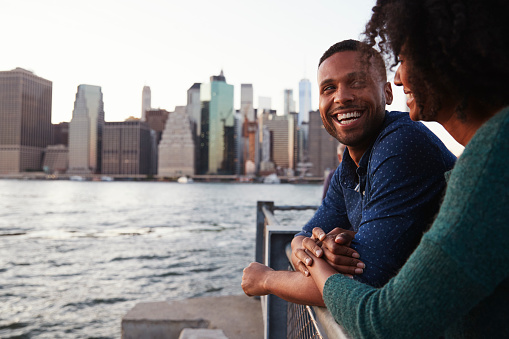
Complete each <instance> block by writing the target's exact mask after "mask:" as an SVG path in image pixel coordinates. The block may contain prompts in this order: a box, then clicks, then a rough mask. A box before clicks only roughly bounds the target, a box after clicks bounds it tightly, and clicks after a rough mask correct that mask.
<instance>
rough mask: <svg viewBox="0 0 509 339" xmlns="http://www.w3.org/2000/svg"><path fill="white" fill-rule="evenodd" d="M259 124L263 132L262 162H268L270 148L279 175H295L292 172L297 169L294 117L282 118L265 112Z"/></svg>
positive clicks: (271, 157)
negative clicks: (268, 137) (268, 149)
mask: <svg viewBox="0 0 509 339" xmlns="http://www.w3.org/2000/svg"><path fill="white" fill-rule="evenodd" d="M259 124H260V127H259V130H260V131H262V133H261V136H262V138H261V139H262V140H261V143H262V162H264V161H266V160H267V159H266V158H267V147H269V148H270V160H271V161H272V162H274V164H275V165H276V167H277V168H278V170H279V173H278V174H281V175H291V174H293V173H292V172H293V170H294V169H295V150H294V148H295V123H294V118H293V115H292V114H289V115H282V116H280V115H276V114H275V113H271V112H267V111H265V112H263V114H262V115H261V116H260V117H259ZM269 135H270V141H269V143H270V146H267V140H266V139H267V136H269ZM261 170H262V169H261Z"/></svg>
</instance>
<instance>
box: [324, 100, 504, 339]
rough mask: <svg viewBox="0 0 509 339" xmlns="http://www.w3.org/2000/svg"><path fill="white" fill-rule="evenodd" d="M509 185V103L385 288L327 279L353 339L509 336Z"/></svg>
mask: <svg viewBox="0 0 509 339" xmlns="http://www.w3.org/2000/svg"><path fill="white" fill-rule="evenodd" d="M508 186H509V107H508V108H505V109H504V110H502V111H500V112H499V113H498V114H496V115H495V116H494V117H493V118H491V119H490V120H489V121H488V122H486V123H485V124H484V125H483V126H482V127H481V128H480V129H479V130H478V131H477V133H476V134H475V135H474V137H473V138H472V140H471V141H470V143H468V145H467V146H466V147H465V150H464V151H463V154H462V155H461V157H460V158H459V159H458V161H457V163H456V165H455V167H454V169H453V171H452V174H451V177H450V179H449V182H448V187H447V191H446V194H445V197H444V202H443V204H442V206H441V208H440V212H439V214H438V216H437V218H436V220H435V222H434V223H433V225H432V227H431V229H430V230H429V231H428V232H427V233H426V234H425V235H424V237H423V238H422V241H421V243H420V245H419V246H418V247H417V249H416V250H415V252H414V253H413V254H412V256H411V257H410V258H409V259H408V262H407V263H406V264H405V265H404V266H403V268H402V269H401V271H400V272H399V273H398V275H397V276H396V277H394V278H393V279H392V280H391V281H390V282H389V283H387V284H386V285H385V286H384V287H383V288H381V289H375V288H372V287H370V286H368V285H364V284H360V283H358V282H356V281H354V280H352V279H349V278H347V277H345V276H343V275H341V274H336V275H333V276H331V277H330V278H329V279H328V280H327V282H326V283H325V287H324V291H323V294H324V300H325V303H326V305H327V307H328V308H329V310H330V311H331V313H332V314H333V316H334V318H335V319H336V321H337V322H339V323H340V324H342V325H343V326H344V328H345V329H346V330H347V332H348V333H349V334H350V335H351V336H352V337H354V338H416V337H419V338H421V337H425V338H437V337H439V336H441V335H443V336H445V337H446V338H481V337H483V338H502V337H509V190H508V189H509V187H508ZM361 260H362V258H361Z"/></svg>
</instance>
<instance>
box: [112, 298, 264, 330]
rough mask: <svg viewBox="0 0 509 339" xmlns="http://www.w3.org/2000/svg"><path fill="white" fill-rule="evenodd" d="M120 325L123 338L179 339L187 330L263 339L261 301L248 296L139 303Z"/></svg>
mask: <svg viewBox="0 0 509 339" xmlns="http://www.w3.org/2000/svg"><path fill="white" fill-rule="evenodd" d="M121 326H122V338H123V339H144V338H151V339H179V335H180V332H181V331H182V330H183V329H184V328H208V329H221V330H222V331H223V332H224V334H225V335H226V337H227V338H229V339H236V338H241V339H259V338H263V317H262V310H261V305H260V301H259V300H257V299H254V298H249V297H247V296H245V295H237V296H224V297H207V298H195V299H186V300H176V301H168V302H166V301H163V302H145V303H139V304H137V305H136V306H134V308H133V309H131V310H130V311H129V312H128V313H127V314H126V315H125V316H124V317H123V318H122V325H121Z"/></svg>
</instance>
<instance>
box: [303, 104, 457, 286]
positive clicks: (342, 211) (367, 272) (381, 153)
mask: <svg viewBox="0 0 509 339" xmlns="http://www.w3.org/2000/svg"><path fill="white" fill-rule="evenodd" d="M455 161H456V157H455V156H454V155H453V154H452V153H451V152H449V150H448V149H447V148H446V147H445V145H444V144H443V143H442V142H441V141H440V139H438V138H437V137H436V136H435V134H433V133H432V132H431V131H430V130H429V129H428V128H427V127H426V126H424V125H423V124H422V123H420V122H413V121H412V120H410V118H409V117H408V113H402V112H386V116H385V120H384V124H383V127H382V130H381V131H380V134H379V135H378V137H377V139H376V140H375V141H374V142H373V144H372V145H371V146H370V147H369V148H368V150H366V152H365V153H364V155H363V156H362V158H361V160H360V162H359V167H357V166H356V165H355V163H354V162H353V160H352V159H351V157H350V155H349V153H348V149H346V150H345V154H344V156H343V161H342V162H341V164H340V166H339V167H338V168H337V169H336V171H335V173H334V175H333V177H332V179H331V183H330V186H329V189H328V191H327V194H326V196H325V199H324V200H323V201H322V204H321V206H320V208H319V209H318V210H317V211H316V213H315V215H314V216H313V217H312V218H311V220H310V221H309V222H308V223H307V224H306V225H305V226H304V227H303V229H302V231H301V232H300V233H299V235H305V236H311V232H312V230H313V228H314V227H320V228H322V229H323V230H324V231H325V232H329V231H331V230H332V229H334V228H336V227H341V228H344V229H350V230H353V231H356V232H357V234H356V236H355V239H354V241H353V242H352V248H354V249H355V250H356V251H357V252H359V254H360V260H361V261H362V262H364V263H365V264H366V268H365V269H364V273H363V274H361V275H358V276H356V277H355V279H356V280H359V281H361V282H364V283H367V284H369V285H372V286H375V287H379V286H383V285H384V284H385V283H386V282H387V281H388V280H389V279H390V278H391V277H392V276H394V275H395V274H396V273H397V271H398V270H399V269H400V268H401V266H403V264H404V263H405V261H406V260H407V259H408V257H409V255H410V254H411V253H412V252H413V250H414V249H415V247H416V246H417V244H418V243H419V241H420V239H421V236H422V235H423V233H424V232H425V231H426V230H427V229H428V227H429V225H430V224H431V222H432V221H433V219H434V217H435V215H436V213H437V212H438V208H439V206H440V202H441V198H442V193H443V191H444V189H445V185H446V182H445V176H444V173H445V172H446V171H449V170H450V169H451V168H452V167H453V166H454V163H455Z"/></svg>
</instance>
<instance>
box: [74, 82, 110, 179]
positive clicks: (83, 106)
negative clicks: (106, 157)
mask: <svg viewBox="0 0 509 339" xmlns="http://www.w3.org/2000/svg"><path fill="white" fill-rule="evenodd" d="M103 126H104V103H103V94H102V91H101V87H99V86H92V85H79V86H78V91H77V93H76V100H75V101H74V110H73V112H72V120H71V123H70V125H69V170H68V171H67V173H72V174H89V173H101V153H102V133H103Z"/></svg>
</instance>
